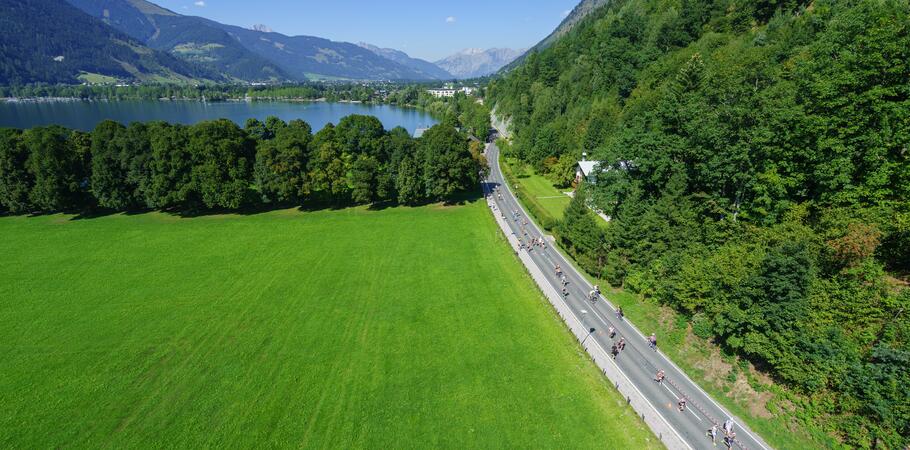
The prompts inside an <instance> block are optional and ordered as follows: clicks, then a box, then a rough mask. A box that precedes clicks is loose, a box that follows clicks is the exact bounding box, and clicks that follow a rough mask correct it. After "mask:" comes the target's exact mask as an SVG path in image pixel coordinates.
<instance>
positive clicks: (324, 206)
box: [0, 183, 498, 221]
mask: <svg viewBox="0 0 910 450" xmlns="http://www.w3.org/2000/svg"><path fill="white" fill-rule="evenodd" d="M496 186H498V184H497V183H487V186H485V188H486V189H490V190H492V189H493V188H494V187H496ZM482 192H484V191H482V190H479V189H473V190H470V191H464V192H459V193H456V194H455V195H453V196H452V197H451V198H449V199H447V200H444V201H442V202H439V201H424V202H419V203H416V204H409V205H403V204H401V203H398V202H397V201H394V200H386V201H381V202H375V203H372V204H370V205H368V206H367V209H368V210H369V211H383V210H386V209H389V208H396V207H399V206H410V207H422V206H428V205H433V204H441V205H442V206H464V205H467V204H470V203H473V202H475V201H477V200H479V199H481V198H483V193H482ZM358 206H363V205H356V204H354V203H352V202H350V201H348V202H344V201H342V202H339V201H331V200H327V199H319V198H312V199H307V200H306V201H304V202H303V203H302V204H301V203H300V202H276V203H258V204H248V205H246V206H243V207H240V208H235V209H232V208H205V207H203V206H202V205H201V204H199V203H195V204H192V205H189V206H179V207H171V208H164V209H154V208H132V209H127V210H117V209H111V208H102V207H91V208H86V209H82V210H63V211H58V212H33V213H29V214H24V215H26V216H27V217H42V216H48V215H52V214H58V213H63V214H67V215H71V217H70V218H69V220H71V221H79V220H92V219H100V218H104V217H110V216H114V215H125V216H139V215H143V214H148V213H152V212H160V213H163V214H168V215H171V216H175V217H180V218H187V219H189V218H197V217H207V216H223V215H236V216H253V215H257V214H265V213H269V212H273V211H279V210H286V209H296V210H297V211H300V212H317V211H338V210H342V209H347V208H354V207H358ZM7 215H8V216H14V215H16V214H8V213H7V212H4V213H2V214H0V217H2V216H7Z"/></svg>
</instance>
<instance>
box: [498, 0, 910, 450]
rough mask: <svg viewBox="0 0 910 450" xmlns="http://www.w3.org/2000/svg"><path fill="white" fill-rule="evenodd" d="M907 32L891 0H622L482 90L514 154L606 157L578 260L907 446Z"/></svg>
mask: <svg viewBox="0 0 910 450" xmlns="http://www.w3.org/2000/svg"><path fill="white" fill-rule="evenodd" d="M809 6H811V7H809ZM908 24H910V6H908V3H907V2H906V1H896V0H856V1H835V0H824V1H822V0H816V1H813V2H811V3H810V2H804V1H790V0H788V1H767V0H682V1H681V2H680V1H669V0H661V1H656V2H655V1H642V0H622V1H617V2H612V3H611V4H610V5H608V6H606V7H604V8H602V9H601V10H599V11H597V12H594V13H592V15H591V16H590V17H589V18H588V19H586V20H585V21H583V22H582V23H581V24H580V25H579V26H578V27H576V29H575V30H573V32H571V33H569V34H568V35H566V36H565V37H563V38H562V39H560V40H559V41H557V42H556V43H554V44H553V46H552V47H550V48H549V49H547V50H545V51H542V52H540V53H536V54H532V55H530V56H529V57H528V58H527V60H526V61H525V62H524V64H523V65H522V66H520V67H518V68H516V69H515V70H513V71H512V72H510V73H509V74H508V75H507V76H505V77H504V78H502V79H500V80H495V81H494V82H492V83H491V86H490V88H489V97H490V98H491V99H492V100H493V101H494V102H495V104H496V106H497V110H498V111H500V112H502V113H503V114H505V115H507V116H509V117H510V118H511V119H512V126H513V129H512V131H513V134H514V135H515V139H514V142H513V145H512V146H511V147H508V148H509V149H510V151H511V155H512V156H514V157H516V158H518V159H520V160H521V161H524V162H525V163H528V164H532V165H534V166H535V167H536V168H537V169H538V170H539V171H540V172H542V173H546V174H547V175H548V176H550V178H551V179H553V180H555V181H557V182H559V183H562V184H568V183H570V182H571V180H572V172H571V171H568V170H566V167H567V166H568V167H570V166H571V162H572V161H577V160H578V159H580V156H581V153H582V152H583V151H586V152H588V153H589V154H590V157H591V159H597V160H601V161H602V165H601V167H600V173H598V174H597V183H596V184H595V185H589V186H582V187H581V188H580V189H579V195H577V196H576V197H575V199H574V200H573V203H572V204H571V205H570V207H569V208H568V210H567V211H566V214H565V219H564V221H563V222H562V223H560V224H559V225H557V226H556V233H557V235H558V236H559V238H560V240H561V241H562V243H563V245H564V246H565V247H566V248H567V249H568V251H569V252H570V253H572V254H573V256H574V257H575V258H576V259H577V260H578V261H579V262H580V263H581V265H582V266H583V267H584V268H585V269H586V270H588V271H589V272H590V273H592V274H593V275H596V276H598V277H602V278H604V279H606V280H608V281H609V282H611V283H612V284H614V285H616V286H623V287H625V288H627V289H629V290H631V291H634V292H637V293H640V294H641V295H643V296H645V297H650V298H653V299H656V300H657V301H659V302H661V303H663V304H666V305H670V306H672V307H674V308H675V309H676V310H677V311H679V312H680V313H681V314H682V315H683V316H684V317H686V318H688V321H689V323H688V325H689V326H690V327H691V330H692V332H693V333H695V334H696V335H699V336H701V337H704V338H710V339H712V340H714V341H715V342H717V343H718V344H720V345H721V346H722V347H723V348H724V349H725V350H726V351H727V352H728V353H730V354H734V355H739V356H740V357H742V358H744V359H746V360H748V361H751V362H752V363H753V364H754V365H755V366H756V367H759V368H760V369H762V370H764V371H766V372H767V373H769V374H771V375H773V376H774V378H775V379H776V380H777V381H778V382H781V383H783V384H786V385H787V386H789V387H790V388H791V389H792V391H795V392H798V393H802V394H803V396H800V397H792V398H791V400H793V403H792V404H791V406H794V405H795V406H796V407H797V408H796V411H797V412H796V414H798V415H800V416H801V418H800V419H801V420H802V421H803V422H805V423H815V424H820V425H821V427H822V428H823V429H824V430H825V431H828V432H829V433H831V434H833V435H835V436H836V438H837V440H838V441H840V442H842V443H844V444H845V445H847V446H852V447H863V448H868V447H875V448H904V447H905V446H907V445H908V444H910V441H908V439H910V438H908V437H910V391H908V390H907V389H904V388H903V387H902V385H903V381H901V380H906V379H908V377H910V289H907V287H906V286H907V284H908V275H907V274H908V273H910V151H908V146H910V123H908V121H907V118H908V117H910V28H908ZM567 161H569V163H568V164H567ZM587 206H593V207H595V208H597V209H600V210H603V211H604V212H605V213H606V214H607V215H608V216H610V217H611V218H612V221H611V223H610V225H609V226H608V227H607V228H606V230H604V229H602V227H600V226H598V224H597V223H596V220H599V219H597V218H596V217H594V216H593V215H592V213H591V212H590V211H589V209H588V208H587Z"/></svg>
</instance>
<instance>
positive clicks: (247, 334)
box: [0, 202, 660, 449]
mask: <svg viewBox="0 0 910 450" xmlns="http://www.w3.org/2000/svg"><path fill="white" fill-rule="evenodd" d="M0 236H3V239H0V253H2V254H3V256H4V263H3V264H2V265H0V280H2V283H0V354H2V355H3V363H2V370H0V401H2V403H0V447H2V448H56V447H70V448H72V447H76V448H86V447H90V448H98V447H106V448H124V447H125V448H160V447H181V448H198V447H213V446H219V447H252V446H261V447H319V448H328V447H331V448H364V447H370V448H440V447H444V448H503V447H518V448H530V447H534V448H570V447H574V448H595V447H597V448H602V447H607V448H636V449H642V448H657V447H659V446H660V445H659V443H658V442H657V440H656V438H655V437H654V436H653V435H652V434H651V433H650V431H649V430H647V428H646V427H645V426H644V425H643V423H642V422H641V421H639V420H638V418H637V417H636V416H635V413H634V412H633V411H632V410H631V409H630V408H628V407H627V406H626V405H625V402H624V401H623V400H622V398H620V396H619V395H618V394H617V393H616V391H615V390H613V388H612V387H611V386H610V384H609V383H608V381H607V380H605V379H604V378H603V377H602V376H601V374H600V373H599V372H598V371H597V369H596V368H595V367H594V365H593V364H592V363H591V362H590V361H589V360H588V358H587V357H586V356H585V354H584V353H583V352H582V350H581V349H580V347H579V346H578V345H577V343H576V342H575V341H574V340H573V339H572V338H571V336H570V335H569V333H568V331H566V330H565V328H564V326H563V325H562V323H561V322H559V320H558V319H557V318H556V316H555V314H554V313H553V312H552V310H551V309H550V306H549V305H548V304H547V303H545V301H544V300H543V299H542V298H541V296H540V294H539V293H538V292H537V291H536V290H535V288H534V287H533V285H532V282H531V281H530V278H529V277H528V276H527V275H526V274H525V273H524V271H523V269H522V268H521V266H520V265H519V263H518V262H517V260H516V259H515V258H514V256H513V255H512V253H511V251H510V250H509V249H508V247H507V246H506V245H505V244H504V242H503V241H502V238H501V236H500V234H499V233H498V232H497V231H496V229H495V225H494V224H493V220H492V218H491V217H490V214H489V213H488V212H487V211H486V206H485V205H484V204H483V203H482V202H473V203H469V204H467V205H466V206H456V207H441V206H428V207H423V208H392V209H386V210H382V211H369V210H366V209H362V208H357V209H346V210H339V211H318V212H305V213H302V212H298V211H291V210H286V211H274V212H270V213H264V214H257V215H250V216H234V215H231V216H207V217H199V218H192V219H183V218H178V217H174V216H170V215H166V214H160V213H150V214H142V215H135V216H129V215H113V216H108V217H102V218H95V219H87V220H70V217H68V216H60V215H55V216H47V217H37V218H25V217H7V218H0Z"/></svg>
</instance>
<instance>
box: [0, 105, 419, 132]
mask: <svg viewBox="0 0 910 450" xmlns="http://www.w3.org/2000/svg"><path fill="white" fill-rule="evenodd" d="M351 114H364V115H371V116H376V118H378V119H379V120H380V121H381V122H382V124H383V125H384V126H385V128H386V129H388V130H391V129H392V128H395V127H397V126H401V127H404V128H405V129H407V130H408V132H410V133H411V134H412V135H413V134H414V130H416V129H417V128H419V127H426V126H432V125H435V124H436V123H437V121H436V120H434V119H433V118H432V117H430V115H429V114H427V113H426V112H423V111H420V110H417V109H413V108H400V107H397V106H391V105H366V104H360V103H326V102H197V101H154V100H141V101H110V102H106V101H38V102H33V101H18V102H17V101H3V100H0V127H13V128H22V129H25V128H32V127H36V126H42V125H54V124H56V125H62V126H64V127H67V128H73V129H77V130H83V131H90V130H92V129H94V128H95V125H97V124H98V123H99V122H101V121H102V120H105V119H111V120H116V121H118V122H121V123H124V124H128V123H130V122H137V121H138V122H149V121H153V120H163V121H166V122H171V123H182V124H194V123H197V122H201V121H203V120H212V119H221V118H224V119H230V120H232V121H234V122H236V123H237V124H239V125H240V126H243V124H244V123H245V122H246V120H247V119H249V118H257V119H259V120H265V118H266V117H268V116H277V117H279V118H281V119H282V120H284V121H290V120H293V119H303V120H304V121H306V122H307V123H309V124H310V126H312V127H313V132H314V133H315V132H316V131H319V130H320V129H322V127H324V126H325V125H326V124H327V123H335V124H337V123H338V121H339V120H340V119H341V118H342V117H345V116H349V115H351Z"/></svg>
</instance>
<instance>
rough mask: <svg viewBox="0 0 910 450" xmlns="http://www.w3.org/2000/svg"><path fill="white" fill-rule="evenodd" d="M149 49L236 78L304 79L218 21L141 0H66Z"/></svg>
mask: <svg viewBox="0 0 910 450" xmlns="http://www.w3.org/2000/svg"><path fill="white" fill-rule="evenodd" d="M68 1H69V2H70V3H72V4H73V5H74V6H76V7H78V8H80V9H81V10H83V11H85V12H86V13H88V14H90V15H92V16H94V17H97V18H99V19H102V20H103V21H104V22H105V23H107V24H109V25H110V26H112V27H114V28H116V29H118V30H120V31H122V32H124V33H126V34H128V35H130V36H132V37H133V38H134V39H136V40H139V41H140V42H143V43H145V44H146V45H148V46H149V47H151V48H154V49H156V50H161V51H164V52H168V53H170V54H172V55H174V56H175V57H177V58H180V59H181V60H183V61H187V62H189V63H191V64H194V65H197V66H200V67H205V68H206V69H208V70H209V71H213V72H217V73H221V74H223V75H224V76H226V77H228V78H232V79H236V80H245V81H267V80H289V79H293V80H303V79H304V78H303V77H294V76H292V75H290V74H288V73H287V72H285V71H284V70H283V69H282V68H281V67H279V66H278V65H276V64H274V63H272V62H271V61H269V60H267V59H266V58H263V57H262V56H260V55H257V54H256V53H254V52H252V51H251V50H249V49H247V48H246V47H244V46H243V45H242V44H240V43H239V42H238V41H237V40H236V39H235V38H233V37H232V36H231V35H230V34H229V33H227V32H226V31H225V30H223V29H221V28H220V27H219V26H218V24H216V23H215V22H211V21H209V20H207V19H203V18H201V17H189V16H183V15H180V14H177V13H174V12H172V11H169V10H167V9H164V8H161V7H159V6H157V5H155V4H152V3H149V2H146V1H144V0H68Z"/></svg>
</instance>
